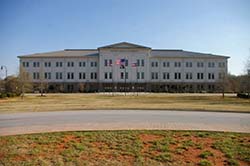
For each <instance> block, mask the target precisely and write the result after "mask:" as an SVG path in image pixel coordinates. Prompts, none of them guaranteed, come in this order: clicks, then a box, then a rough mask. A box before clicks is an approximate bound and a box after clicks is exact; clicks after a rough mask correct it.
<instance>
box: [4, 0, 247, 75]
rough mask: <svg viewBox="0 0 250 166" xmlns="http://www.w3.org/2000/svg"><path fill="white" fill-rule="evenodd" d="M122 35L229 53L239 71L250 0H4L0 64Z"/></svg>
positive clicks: (13, 69) (14, 65) (12, 68)
mask: <svg viewBox="0 0 250 166" xmlns="http://www.w3.org/2000/svg"><path fill="white" fill-rule="evenodd" d="M121 41H127V42H132V43H137V44H141V45H145V46H149V47H151V48H164V49H183V50H189V51H197V52H205V53H213V54H219V55H226V56H230V57H231V58H230V59H229V72H230V73H232V74H241V73H243V69H244V61H245V60H246V59H247V57H248V56H250V0H0V65H6V66H7V67H8V70H9V73H10V74H15V73H17V71H18V58H17V56H18V55H23V54H31V53H39V52H47V51H56V50H62V49H65V48H97V47H100V46H103V45H108V44H112V43H115V42H121ZM0 76H2V77H3V76H4V72H3V71H0Z"/></svg>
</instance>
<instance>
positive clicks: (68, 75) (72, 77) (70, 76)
mask: <svg viewBox="0 0 250 166" xmlns="http://www.w3.org/2000/svg"><path fill="white" fill-rule="evenodd" d="M67 78H68V79H69V80H73V79H74V73H72V72H69V73H67Z"/></svg>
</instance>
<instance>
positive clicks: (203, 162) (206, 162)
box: [198, 159, 212, 166]
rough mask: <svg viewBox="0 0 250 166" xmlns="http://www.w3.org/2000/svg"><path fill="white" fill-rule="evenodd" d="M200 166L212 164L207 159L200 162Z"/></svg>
mask: <svg viewBox="0 0 250 166" xmlns="http://www.w3.org/2000/svg"><path fill="white" fill-rule="evenodd" d="M198 165H200V166H211V165H212V164H211V162H210V161H208V160H206V159H202V160H200V162H199V164H198Z"/></svg>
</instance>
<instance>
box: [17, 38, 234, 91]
mask: <svg viewBox="0 0 250 166" xmlns="http://www.w3.org/2000/svg"><path fill="white" fill-rule="evenodd" d="M19 58H20V67H21V68H22V69H24V70H25V71H26V72H27V73H28V75H29V79H30V80H31V81H32V82H33V85H34V89H35V90H39V87H40V86H41V85H44V86H45V87H46V91H48V92H97V91H99V92H104V91H143V92H144V91H147V92H203V91H206V92H216V91H219V90H220V88H221V87H222V84H223V81H224V80H225V75H226V73H227V59H228V58H229V57H228V56H221V55H213V54H207V53H198V52H190V51H184V50H171V49H152V48H150V47H145V46H141V45H137V44H132V43H127V42H121V43H117V44H112V45H108V46H103V47H99V48H97V49H65V50H62V51H54V52H47V53H37V54H31V55H23V56H19Z"/></svg>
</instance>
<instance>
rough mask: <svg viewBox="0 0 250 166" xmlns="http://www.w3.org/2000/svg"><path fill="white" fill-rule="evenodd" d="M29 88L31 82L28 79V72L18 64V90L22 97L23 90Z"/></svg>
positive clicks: (25, 90) (30, 87)
mask: <svg viewBox="0 0 250 166" xmlns="http://www.w3.org/2000/svg"><path fill="white" fill-rule="evenodd" d="M31 89H32V83H31V80H30V76H29V73H28V72H26V70H25V68H23V67H22V66H20V69H19V74H18V90H19V92H20V94H21V98H22V99H23V97H24V94H25V92H27V91H30V90H31Z"/></svg>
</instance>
